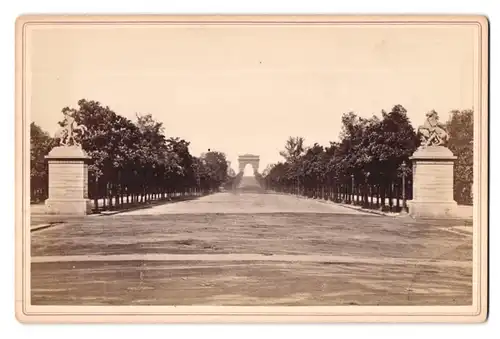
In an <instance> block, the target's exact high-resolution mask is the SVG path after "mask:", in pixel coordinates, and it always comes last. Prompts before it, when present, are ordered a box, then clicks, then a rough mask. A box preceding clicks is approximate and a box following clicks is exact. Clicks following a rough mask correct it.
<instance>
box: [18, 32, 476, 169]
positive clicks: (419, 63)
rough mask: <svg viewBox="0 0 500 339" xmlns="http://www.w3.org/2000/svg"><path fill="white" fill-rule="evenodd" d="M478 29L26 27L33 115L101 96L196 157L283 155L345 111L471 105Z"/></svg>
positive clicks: (329, 133) (332, 137) (320, 136)
mask: <svg viewBox="0 0 500 339" xmlns="http://www.w3.org/2000/svg"><path fill="white" fill-rule="evenodd" d="M476 30H477V28H475V27H474V26H458V25H453V26H451V25H450V26H446V27H445V26H404V25H399V26H396V25H394V26H385V27H384V26H362V27H356V26H352V25H344V26H312V25H309V26H271V25H265V24H260V25H252V26H250V25H237V26H234V25H210V26H207V25H192V26H187V25H186V26H158V25H157V26H153V25H149V26H146V25H143V26H135V27H133V28H132V27H131V26H111V25H106V26H87V27H84V26H75V25H73V26H63V25H59V26H57V27H52V28H50V27H43V26H39V27H33V28H30V29H29V31H28V35H27V38H28V40H27V48H28V50H27V55H28V56H29V57H28V69H29V70H30V72H29V73H30V74H31V78H30V79H29V80H28V85H27V91H28V92H29V93H30V95H31V101H29V103H28V107H29V112H30V114H31V119H32V121H35V122H36V123H37V124H39V125H41V126H42V128H43V129H45V130H47V131H49V132H50V133H51V134H52V133H54V132H55V131H56V129H57V127H58V126H57V121H59V120H60V119H61V117H62V113H61V109H62V108H63V107H65V106H70V107H75V108H76V106H77V101H78V100H79V99H81V98H85V99H88V100H97V101H100V102H101V103H102V104H104V105H107V106H109V107H110V108H111V109H113V110H114V111H115V112H116V113H118V114H121V115H123V116H126V117H128V118H130V119H134V118H135V113H136V112H138V113H143V114H147V113H151V114H152V115H153V116H154V117H155V118H156V119H157V120H160V121H162V122H163V123H164V126H165V132H166V135H167V136H177V137H181V138H184V139H186V140H188V141H190V142H191V147H190V149H191V153H192V154H193V155H196V156H199V155H200V153H202V152H205V151H206V150H207V149H208V148H210V149H212V150H217V151H221V152H225V153H226V154H227V156H228V159H229V160H230V161H231V162H232V167H233V168H234V169H235V170H237V168H238V165H237V157H238V155H239V154H245V153H251V154H256V155H259V156H260V158H261V164H260V171H262V170H264V168H265V167H266V166H267V164H269V163H275V162H277V161H281V160H282V158H281V157H280V156H279V154H278V152H279V151H280V150H282V149H283V146H284V144H285V141H286V139H287V138H288V137H289V136H303V137H305V139H306V144H308V145H312V144H313V143H314V142H318V143H320V144H323V145H327V144H328V143H329V141H336V140H338V135H339V132H340V118H341V115H342V113H345V112H348V111H354V112H356V113H358V114H359V115H361V116H364V117H368V116H370V115H372V114H380V111H381V110H382V109H385V110H390V108H391V107H392V106H394V105H396V104H401V105H403V106H404V107H405V108H406V109H407V110H408V115H409V117H410V119H411V120H412V123H413V125H414V127H416V126H417V125H419V124H422V123H423V120H424V118H425V117H424V114H425V112H427V111H429V110H430V109H435V110H436V111H438V113H440V117H441V120H443V121H444V120H446V119H447V117H448V112H449V111H450V110H452V109H467V108H472V106H473V102H474V98H473V94H474V65H475V60H474V58H475V56H474V55H475V54H474V48H475V46H476V45H475V44H476V41H477V38H476V36H477V31H476Z"/></svg>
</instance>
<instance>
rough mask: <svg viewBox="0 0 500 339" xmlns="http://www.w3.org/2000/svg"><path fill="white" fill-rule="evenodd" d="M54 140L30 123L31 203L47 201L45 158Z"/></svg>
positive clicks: (46, 167)
mask: <svg viewBox="0 0 500 339" xmlns="http://www.w3.org/2000/svg"><path fill="white" fill-rule="evenodd" d="M54 144H55V140H54V139H53V138H51V137H50V136H49V134H48V133H47V132H45V131H43V130H42V128H41V127H40V126H38V125H37V124H35V123H34V122H32V123H31V124H30V186H31V190H30V191H31V201H33V202H38V201H42V200H44V199H47V194H48V191H47V189H48V187H47V182H48V166H47V163H46V161H45V156H46V155H47V154H48V153H49V152H50V150H51V149H52V147H53V146H54Z"/></svg>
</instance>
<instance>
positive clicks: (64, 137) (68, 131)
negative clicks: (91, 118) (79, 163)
mask: <svg viewBox="0 0 500 339" xmlns="http://www.w3.org/2000/svg"><path fill="white" fill-rule="evenodd" d="M76 131H78V132H79V134H80V137H81V136H83V134H84V133H86V132H87V127H85V126H84V125H79V124H77V123H76V121H75V118H74V117H73V116H71V115H70V114H69V113H68V112H64V120H63V122H62V127H61V128H60V129H59V130H58V131H57V133H56V138H59V140H60V144H61V146H81V144H80V142H79V141H78V140H76V138H75V137H76V136H77V135H78V134H77V133H75V132H76Z"/></svg>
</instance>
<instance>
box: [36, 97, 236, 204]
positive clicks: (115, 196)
mask: <svg viewBox="0 0 500 339" xmlns="http://www.w3.org/2000/svg"><path fill="white" fill-rule="evenodd" d="M62 112H63V113H67V114H70V115H71V116H73V117H74V118H75V121H76V123H78V124H81V125H84V126H86V127H87V132H86V133H84V134H83V135H81V137H80V142H81V145H82V148H83V149H84V150H85V151H86V152H87V154H88V155H89V156H90V157H91V159H92V161H91V163H90V165H89V196H90V198H91V199H94V201H95V202H94V203H95V206H96V208H98V207H99V202H98V199H101V201H103V200H104V204H103V205H104V208H113V207H117V205H123V204H124V201H125V202H127V203H141V202H145V201H148V200H151V199H163V198H172V197H173V196H179V195H186V194H196V195H200V194H207V193H209V192H212V191H215V190H218V189H219V187H220V186H224V185H226V186H227V185H229V186H232V185H233V181H237V180H238V176H237V175H235V174H234V171H232V172H231V171H230V167H229V162H228V161H227V159H226V156H225V154H224V153H221V152H217V151H210V150H209V151H208V152H206V153H204V154H202V155H201V156H199V157H196V156H193V155H192V154H191V153H190V151H189V142H188V141H186V140H183V139H179V138H174V137H167V136H166V135H165V131H164V127H163V124H162V123H161V122H158V121H156V120H155V119H154V118H153V117H152V115H150V114H147V115H139V114H137V115H136V121H131V120H129V119H127V118H125V117H123V116H121V115H119V114H117V113H115V112H114V111H112V110H111V109H110V108H109V107H107V106H103V105H101V104H100V103H99V102H97V101H88V100H84V99H82V100H80V101H78V108H77V109H73V108H68V107H65V108H63V110H62ZM59 124H61V125H62V121H61V122H60V123H59ZM58 142H59V140H58V139H57V138H52V137H51V136H49V135H48V134H47V133H46V132H44V131H43V130H42V129H41V128H40V127H39V126H37V125H36V124H35V123H32V124H31V197H32V200H34V201H40V200H44V199H46V198H47V181H48V175H47V174H48V173H47V163H46V161H45V159H44V156H45V155H47V154H48V153H49V151H50V150H51V149H52V148H53V147H54V146H55V145H58ZM101 205H102V203H101ZM101 208H102V207H101Z"/></svg>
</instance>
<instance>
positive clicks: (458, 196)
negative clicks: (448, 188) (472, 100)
mask: <svg viewBox="0 0 500 339" xmlns="http://www.w3.org/2000/svg"><path fill="white" fill-rule="evenodd" d="M473 124H474V111H472V110H462V111H458V110H454V111H452V112H451V117H450V119H449V120H448V122H447V123H446V127H447V129H448V133H449V135H450V139H449V141H448V145H447V146H448V148H449V149H450V150H451V151H452V152H453V154H454V155H455V156H456V157H457V160H456V162H455V167H454V176H453V177H454V199H455V200H456V201H457V202H458V203H459V204H468V205H471V204H472V202H473V196H472V184H473V181H474V172H473V169H474V144H473V142H474V125H473Z"/></svg>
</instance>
